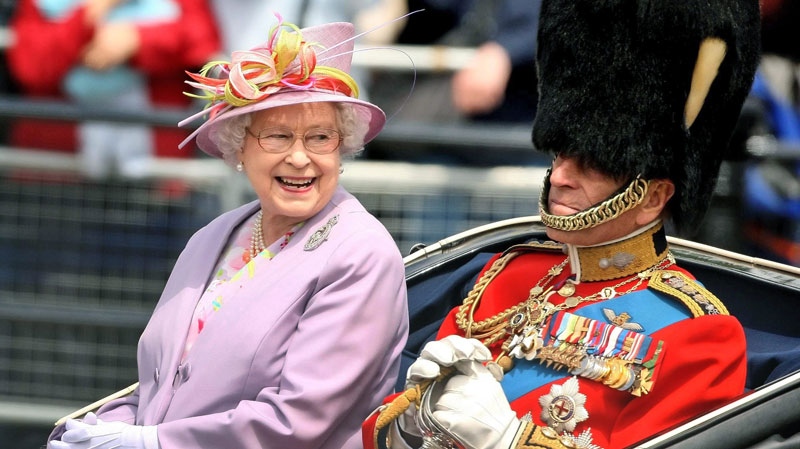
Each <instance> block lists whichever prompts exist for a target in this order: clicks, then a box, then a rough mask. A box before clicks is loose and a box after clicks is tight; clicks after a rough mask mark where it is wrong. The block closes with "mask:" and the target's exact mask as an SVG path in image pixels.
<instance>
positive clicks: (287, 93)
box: [48, 23, 407, 449]
mask: <svg viewBox="0 0 800 449" xmlns="http://www.w3.org/2000/svg"><path fill="white" fill-rule="evenodd" d="M352 36H353V27H352V26H351V25H350V24H346V23H335V24H327V25H322V26H318V27H312V28H308V29H304V30H298V29H297V28H296V27H294V26H292V25H285V24H280V25H279V26H276V27H275V28H274V29H273V30H272V32H271V33H270V36H269V40H268V41H267V43H266V44H264V46H263V47H259V48H256V49H254V50H251V51H249V52H235V53H234V54H233V55H232V60H233V62H231V63H212V64H211V65H209V66H207V67H206V68H205V69H204V70H203V71H202V72H201V73H200V74H194V75H192V77H193V79H194V82H192V83H190V84H192V85H193V86H194V87H197V88H199V89H201V90H202V91H203V92H205V95H204V96H206V97H207V98H208V99H209V100H211V107H210V110H207V112H208V113H209V116H210V118H209V119H208V120H207V121H206V122H205V123H203V125H202V126H200V127H199V128H198V129H197V130H196V132H195V133H194V136H196V138H197V142H198V145H199V147H200V148H201V149H202V150H203V151H205V152H206V153H208V154H210V155H212V156H215V157H220V158H223V159H224V160H225V161H226V162H227V163H228V164H230V165H231V166H233V167H235V168H236V170H237V171H239V172H242V173H243V174H244V175H246V176H247V179H248V180H249V181H250V183H251V184H252V187H253V190H254V191H255V193H256V195H257V196H258V200H257V201H253V202H252V203H250V204H246V205H244V206H242V207H239V208H238V209H235V210H233V211H230V212H227V213H225V214H223V215H222V216H220V217H218V218H217V219H216V220H214V221H212V222H211V223H210V224H209V225H207V226H206V227H205V228H203V229H201V230H200V231H199V232H198V233H197V234H195V235H194V236H193V237H192V238H191V240H190V241H189V242H188V244H187V246H186V248H185V250H184V251H183V253H182V254H181V255H180V257H179V258H178V260H177V263H176V265H175V268H174V270H173V272H172V274H171V276H170V278H169V280H168V282H167V285H166V287H165V289H164V292H163V294H162V296H161V299H160V301H159V302H158V304H157V305H156V308H155V311H154V312H153V315H152V318H151V319H150V322H149V323H148V325H147V327H146V328H145V330H144V333H143V334H142V337H141V339H140V342H139V349H138V364H139V365H138V366H139V385H138V388H137V389H136V390H135V391H134V392H133V393H132V394H131V395H129V396H125V397H122V398H119V399H115V400H112V401H110V402H108V403H106V404H105V405H103V406H102V407H101V408H100V409H99V410H98V411H97V413H96V414H88V415H87V416H85V417H84V418H83V419H82V420H68V421H67V422H66V425H65V426H60V427H58V428H56V430H55V431H54V432H53V434H52V435H51V441H50V442H49V443H48V447H49V448H52V449H88V448H95V449H101V448H116V447H121V448H138V449H157V448H161V449H173V448H175V449H185V448H213V449H219V448H237V449H248V448H253V449H255V448H293V449H310V448H337V449H338V448H356V447H360V425H361V421H362V420H363V419H364V418H365V417H366V416H367V415H369V413H370V411H371V410H373V409H374V408H375V407H376V406H378V405H379V404H380V402H381V399H382V398H383V397H384V396H385V395H386V394H388V393H390V392H391V390H392V385H393V383H394V381H395V378H396V376H397V374H398V367H399V356H400V352H401V349H402V347H403V345H404V343H405V339H406V333H407V310H406V307H407V305H406V290H405V278H404V267H403V262H402V258H401V256H400V253H399V251H398V249H397V247H396V245H395V243H394V241H393V239H392V238H391V236H390V235H389V233H388V232H387V231H386V229H385V228H384V227H383V226H382V225H381V224H380V223H379V222H378V221H377V220H376V219H375V218H374V217H373V216H372V215H370V214H369V213H368V212H367V211H366V210H365V209H364V207H363V206H362V205H361V204H360V203H359V202H358V201H357V200H356V199H355V198H354V197H353V196H352V195H350V194H349V193H347V192H346V191H345V190H344V189H343V188H342V187H340V186H339V174H340V172H341V161H342V158H343V157H344V156H348V155H351V154H353V153H354V152H356V151H357V150H358V149H360V148H361V147H362V146H363V144H364V143H365V142H368V141H369V140H370V139H372V138H373V137H374V136H375V135H376V134H377V133H378V132H379V131H380V129H381V128H382V127H383V124H384V122H385V115H384V114H383V112H382V111H381V110H380V109H379V108H378V107H376V106H374V105H372V104H370V103H367V102H363V101H359V100H358V99H357V98H356V96H357V86H356V85H355V83H354V82H353V80H352V79H351V78H350V76H349V75H348V71H349V65H350V59H351V54H352V53H351V52H352V47H353V43H352ZM212 69H213V70H212ZM212 71H213V72H216V74H217V75H218V77H217V78H212V77H210V76H209V74H210V73H211V72H212Z"/></svg>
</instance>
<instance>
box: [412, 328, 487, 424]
mask: <svg viewBox="0 0 800 449" xmlns="http://www.w3.org/2000/svg"><path fill="white" fill-rule="evenodd" d="M491 358H492V354H491V352H489V349H487V348H486V346H484V345H483V343H481V342H480V341H478V340H475V339H468V338H464V337H460V336H458V335H449V336H447V337H445V338H443V339H441V340H436V341H431V342H428V343H427V344H426V345H425V347H423V348H422V352H421V353H420V356H419V358H417V360H416V361H414V363H412V364H411V366H409V367H408V373H407V374H406V389H409V388H414V387H415V386H417V385H419V384H421V383H423V382H426V381H431V380H433V379H436V378H437V377H438V376H439V374H440V373H441V367H442V366H454V365H456V369H457V366H458V365H459V364H461V363H463V362H469V361H471V360H477V361H478V362H486V361H488V360H491ZM416 412H417V408H416V407H415V406H414V405H413V404H412V405H411V406H410V407H408V409H406V411H405V413H403V414H402V415H401V416H400V418H398V424H399V426H400V429H401V430H402V431H403V432H405V433H406V434H410V435H414V436H416V437H420V431H419V428H417V425H416V421H415V415H416Z"/></svg>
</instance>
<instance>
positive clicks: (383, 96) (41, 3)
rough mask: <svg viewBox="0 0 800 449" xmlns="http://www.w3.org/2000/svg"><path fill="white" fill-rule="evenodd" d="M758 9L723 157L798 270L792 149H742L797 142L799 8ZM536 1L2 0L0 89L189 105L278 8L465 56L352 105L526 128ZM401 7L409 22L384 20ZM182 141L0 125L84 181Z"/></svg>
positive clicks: (173, 151) (434, 158)
mask: <svg viewBox="0 0 800 449" xmlns="http://www.w3.org/2000/svg"><path fill="white" fill-rule="evenodd" d="M761 5H762V19H763V20H762V25H763V27H762V44H763V54H764V56H763V63H762V67H761V68H760V70H759V73H758V76H757V79H756V83H755V84H754V88H753V94H752V96H751V97H752V98H751V99H750V101H749V103H748V104H749V106H750V107H749V108H745V111H746V112H747V114H745V116H744V117H743V121H742V126H741V129H740V132H739V133H738V136H737V140H735V141H734V143H733V144H734V145H735V146H736V148H733V149H734V150H735V151H733V153H736V154H737V157H738V158H739V159H740V160H745V159H746V162H745V163H744V164H745V169H744V171H743V172H742V174H741V177H742V179H741V186H740V187H741V189H742V198H743V200H744V206H745V220H746V221H747V222H748V224H749V225H750V227H749V228H748V229H747V232H749V233H750V235H749V238H751V239H754V240H759V241H767V240H765V239H766V238H768V237H769V238H771V237H775V239H777V240H775V242H777V243H775V245H774V246H776V248H778V247H780V249H779V250H778V249H775V248H773V249H771V250H770V251H773V252H774V251H779V252H781V254H780V257H782V258H783V259H785V260H789V261H790V262H792V263H800V244H798V243H797V241H800V226H798V224H797V223H798V222H800V167H798V163H797V157H796V156H797V155H796V154H794V157H781V158H771V157H764V156H755V155H753V154H751V153H749V152H748V148H747V143H746V142H747V140H748V138H749V137H750V136H751V135H754V134H758V135H770V136H774V137H775V138H776V139H777V141H778V142H781V143H786V144H787V145H788V146H789V148H795V149H796V148H797V146H798V145H800V143H799V142H800V87H798V86H800V82H798V80H799V79H800V47H798V46H797V44H796V43H797V42H798V37H799V36H798V34H799V33H800V28H799V27H797V26H796V24H797V21H798V14H799V12H798V11H800V3H798V2H797V1H791V0H762V1H761ZM539 7H540V0H467V1H462V0H304V1H297V0H268V1H264V0H18V1H14V0H0V21H1V22H2V23H0V25H2V26H3V28H4V29H6V30H9V31H10V33H8V36H10V38H9V39H7V42H5V44H4V51H3V55H2V56H3V57H2V58H0V86H2V89H3V91H4V92H5V93H11V94H16V95H21V96H25V97H28V98H31V99H39V98H46V99H68V100H70V101H72V102H75V103H77V104H79V105H99V106H113V107H119V108H133V109H136V108H140V109H141V108H144V107H155V108H177V109H185V108H191V107H199V105H196V104H193V103H192V100H191V99H190V98H188V97H187V96H185V95H183V94H182V91H184V90H186V86H185V84H184V82H185V80H186V74H185V71H187V70H189V71H197V70H198V69H199V68H201V67H202V66H203V65H204V64H205V63H206V62H208V61H212V60H216V59H219V58H227V56H228V55H230V52H231V50H233V49H241V48H251V47H254V46H256V45H258V44H260V43H261V40H263V38H264V36H266V34H267V31H268V29H269V27H271V26H272V25H274V24H275V23H276V20H277V19H276V17H275V13H276V12H277V13H280V15H281V18H282V19H283V20H285V21H287V22H292V23H295V24H297V25H298V26H300V27H303V26H310V25H315V24H319V23H324V22H330V21H340V20H341V21H349V22H353V23H355V24H356V26H357V29H358V30H360V31H362V32H363V31H368V30H372V31H370V32H369V33H367V34H366V35H364V36H363V37H361V38H360V42H359V43H362V44H365V45H368V46H369V45H375V46H381V45H389V46H391V45H392V44H409V45H437V46H438V45H443V46H454V47H467V48H472V49H474V56H473V57H472V59H470V60H469V61H467V62H466V63H465V64H464V65H463V67H462V68H461V69H459V70H456V71H454V72H444V71H438V72H437V71H425V72H423V71H420V70H417V71H416V73H414V72H412V71H411V70H409V71H404V72H396V71H386V72H378V71H367V70H365V69H362V70H361V71H360V72H359V71H356V72H354V77H355V78H356V80H357V81H358V82H359V85H360V86H361V87H362V91H363V93H362V97H369V98H370V99H371V100H373V101H375V102H376V103H378V104H380V105H381V106H382V107H383V108H384V110H386V111H387V114H389V115H390V121H392V120H394V121H396V122H414V121H417V122H424V123H428V124H430V123H447V124H460V125H465V126H469V124H471V123H481V124H499V125H509V126H514V125H519V126H529V125H530V123H531V122H532V120H533V117H534V116H535V114H536V103H537V93H536V92H537V88H536V86H537V79H536V67H535V64H534V60H535V53H536V29H537V22H538V16H539ZM409 12H415V13H413V14H410V15H408V16H406V17H404V18H403V19H402V20H399V21H395V22H393V20H394V19H397V18H398V17H401V16H403V15H404V14H407V13H409ZM381 25H383V26H382V27H381ZM376 28H377V29H376ZM398 58H400V59H402V58H403V56H402V55H399V54H398ZM407 64H408V65H409V68H413V65H412V63H411V62H410V61H408V62H407ZM398 86H399V87H398ZM409 92H411V95H409ZM186 135H187V131H186V130H179V129H177V128H175V127H164V128H159V127H156V128H153V127H150V126H146V125H142V124H130V123H114V122H104V121H88V122H81V123H74V122H64V121H61V122H59V121H54V120H50V121H43V120H33V119H25V118H19V119H15V120H13V121H12V120H8V119H3V120H2V121H0V139H2V142H3V143H6V144H9V145H12V146H15V147H22V148H34V149H45V150H55V151H63V152H68V153H74V154H76V155H78V156H79V160H80V161H81V166H82V167H83V170H84V172H85V174H86V176H87V177H90V178H94V179H105V178H107V177H109V176H114V175H121V176H123V177H125V178H134V179H135V178H137V177H140V176H143V175H144V174H145V173H146V172H147V167H148V164H149V162H150V161H151V160H152V158H154V157H169V158H194V157H198V156H200V154H199V153H198V152H196V151H195V150H194V149H192V148H185V149H183V150H179V149H178V143H179V142H180V141H182V140H183V139H184V138H185V137H186ZM369 150H370V149H369V148H368V151H367V152H365V153H364V154H365V156H364V157H374V158H378V159H380V158H383V155H382V154H381V153H380V150H378V151H373V152H370V151H369ZM738 150H741V151H738ZM405 156H408V158H409V160H412V161H416V162H438V163H448V164H476V160H475V157H474V155H473V156H469V155H460V156H458V157H454V156H452V155H449V156H443V155H442V154H441V153H439V152H437V151H434V150H430V151H428V150H427V149H424V150H423V152H422V154H421V155H420V154H419V153H411V152H409V153H407V154H405ZM784 156H785V153H784ZM789 156H792V153H791V151H790V152H789ZM470 157H472V159H470ZM479 157H480V158H482V159H485V160H482V161H480V162H482V164H481V165H482V166H485V165H492V164H496V165H508V164H515V163H516V164H519V165H524V164H528V163H529V162H528V161H526V160H508V159H501V158H499V156H497V155H494V156H487V155H485V154H481V155H480V156H479ZM492 157H495V159H492ZM487 160H488V163H487ZM748 211H751V212H752V213H751V214H748V213H747V212H748ZM764 217H766V218H764ZM768 232H771V234H770V235H767V234H765V233H768ZM772 234H774V235H772ZM765 236H766V237H765ZM787 248H788V249H787Z"/></svg>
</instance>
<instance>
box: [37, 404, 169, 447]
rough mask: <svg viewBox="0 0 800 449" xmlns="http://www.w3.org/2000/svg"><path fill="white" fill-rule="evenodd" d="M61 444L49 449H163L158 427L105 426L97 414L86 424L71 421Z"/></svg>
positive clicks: (105, 423)
mask: <svg viewBox="0 0 800 449" xmlns="http://www.w3.org/2000/svg"><path fill="white" fill-rule="evenodd" d="M65 426H66V432H64V434H63V435H61V440H60V441H56V440H53V441H50V442H49V443H47V449H115V448H118V449H160V446H159V444H158V434H157V432H156V426H134V425H130V424H126V423H124V422H118V421H117V422H105V421H103V420H101V419H98V418H97V416H95V415H94V413H89V414H87V415H86V417H85V418H84V419H83V420H82V421H78V420H75V419H70V420H68V421H67V423H66V424H65Z"/></svg>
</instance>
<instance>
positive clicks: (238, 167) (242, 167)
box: [236, 161, 244, 172]
mask: <svg viewBox="0 0 800 449" xmlns="http://www.w3.org/2000/svg"><path fill="white" fill-rule="evenodd" d="M236 171H238V172H243V171H244V164H243V163H242V162H241V161H239V163H238V164H236Z"/></svg>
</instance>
